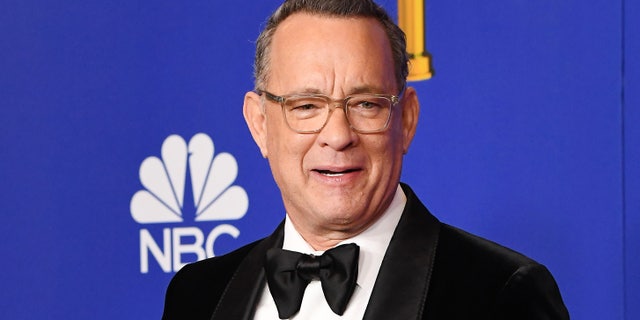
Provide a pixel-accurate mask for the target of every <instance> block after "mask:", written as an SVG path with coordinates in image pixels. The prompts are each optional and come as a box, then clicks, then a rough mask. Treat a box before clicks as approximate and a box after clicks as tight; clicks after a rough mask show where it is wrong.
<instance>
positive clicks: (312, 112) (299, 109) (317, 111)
mask: <svg viewBox="0 0 640 320" xmlns="http://www.w3.org/2000/svg"><path fill="white" fill-rule="evenodd" d="M326 105H327V103H326V101H324V100H322V99H318V98H316V97H295V98H291V99H289V100H287V102H286V109H285V110H286V112H287V113H288V114H289V115H290V116H292V117H294V118H295V119H311V118H315V117H317V116H319V115H321V114H323V112H324V111H325V109H326Z"/></svg>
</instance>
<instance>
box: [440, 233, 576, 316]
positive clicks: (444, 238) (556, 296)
mask: <svg viewBox="0 0 640 320" xmlns="http://www.w3.org/2000/svg"><path fill="white" fill-rule="evenodd" d="M453 302H455V303H453ZM428 305H429V306H430V309H431V311H433V312H435V313H436V314H440V315H443V314H446V315H447V316H448V317H449V318H451V319H458V318H466V317H467V316H468V315H471V314H473V315H475V316H474V318H476V319H568V318H569V317H568V313H567V311H566V308H565V306H564V303H563V302H562V297H561V295H560V291H559V289H558V287H557V284H556V282H555V280H554V279H553V276H552V275H551V273H550V272H549V271H548V270H547V268H546V267H545V266H543V265H542V264H540V263H538V262H536V261H535V260H533V259H530V258H528V257H527V256H525V255H523V254H521V253H519V252H516V251H514V250H511V249H509V248H506V247H504V246H502V245H499V244H497V243H495V242H492V241H489V240H487V239H484V238H481V237H478V236H476V235H473V234H470V233H468V232H465V231H463V230H460V229H458V228H455V227H452V226H449V225H446V224H442V227H441V230H440V237H439V241H438V245H437V249H436V258H435V264H434V269H433V276H432V282H431V286H430V289H429V295H428ZM460 306H465V308H460Z"/></svg>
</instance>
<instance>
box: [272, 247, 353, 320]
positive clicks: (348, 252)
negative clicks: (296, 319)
mask: <svg viewBox="0 0 640 320" xmlns="http://www.w3.org/2000/svg"><path fill="white" fill-rule="evenodd" d="M359 253H360V247H358V245H356V244H354V243H350V244H344V245H341V246H337V247H335V248H333V249H329V250H327V251H325V253H323V254H322V255H321V256H314V255H311V254H302V253H298V252H294V251H288V250H282V249H278V248H274V249H269V250H268V251H267V261H266V265H265V270H266V275H267V283H268V285H269V290H270V291H271V295H272V296H273V299H274V301H275V303H276V307H278V314H279V316H280V318H281V319H286V318H290V317H291V316H292V315H294V314H296V313H297V312H298V310H300V304H301V303H302V296H303V294H304V290H305V289H306V287H307V285H308V284H309V282H310V281H311V280H314V279H318V280H320V282H321V284H322V292H323V293H324V297H325V299H327V303H329V306H330V307H331V310H332V311H333V312H334V313H336V314H339V315H342V314H343V313H344V311H345V309H346V308H347V303H348V302H349V299H350V298H351V295H352V294H353V290H354V289H355V287H356V279H357V278H358V254H359Z"/></svg>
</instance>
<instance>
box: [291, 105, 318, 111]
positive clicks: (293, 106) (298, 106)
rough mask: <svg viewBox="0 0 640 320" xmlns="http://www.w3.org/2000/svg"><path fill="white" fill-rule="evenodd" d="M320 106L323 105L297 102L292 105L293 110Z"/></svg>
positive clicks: (308, 109) (312, 108)
mask: <svg viewBox="0 0 640 320" xmlns="http://www.w3.org/2000/svg"><path fill="white" fill-rule="evenodd" d="M320 108H322V107H321V106H319V105H317V104H313V103H304V104H295V105H292V106H291V110H292V111H311V110H314V109H320Z"/></svg>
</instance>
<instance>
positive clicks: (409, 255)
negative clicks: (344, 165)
mask: <svg viewBox="0 0 640 320" xmlns="http://www.w3.org/2000/svg"><path fill="white" fill-rule="evenodd" d="M402 189H403V191H404V193H405V195H406V196H407V204H406V206H405V209H404V212H403V213H402V218H400V221H399V222H398V226H397V227H396V230H395V232H394V234H393V237H392V238H391V242H390V243H389V248H388V249H387V252H386V253H385V256H384V259H383V261H382V266H381V267H380V272H379V274H378V278H377V279H376V284H375V286H374V287H373V292H372V293H371V298H370V300H369V304H368V306H367V310H366V311H365V315H364V318H363V320H388V319H403V320H404V319H422V313H423V309H424V305H425V301H426V298H427V291H428V288H429V281H430V278H431V271H432V269H433V261H434V256H435V252H436V246H437V244H438V236H439V232H440V221H438V219H436V218H435V217H434V216H433V215H431V214H430V213H429V211H428V210H427V208H425V207H424V205H423V204H422V203H421V202H420V200H418V198H417V197H416V195H415V194H414V193H413V191H412V190H411V188H409V187H408V186H407V185H404V184H402Z"/></svg>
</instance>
